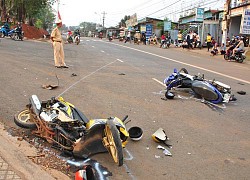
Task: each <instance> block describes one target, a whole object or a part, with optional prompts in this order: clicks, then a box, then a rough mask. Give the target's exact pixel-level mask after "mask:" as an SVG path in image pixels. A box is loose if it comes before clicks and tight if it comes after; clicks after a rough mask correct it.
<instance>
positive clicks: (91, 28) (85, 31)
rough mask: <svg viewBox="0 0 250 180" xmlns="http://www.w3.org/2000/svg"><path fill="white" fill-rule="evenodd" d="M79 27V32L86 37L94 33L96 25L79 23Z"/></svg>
mask: <svg viewBox="0 0 250 180" xmlns="http://www.w3.org/2000/svg"><path fill="white" fill-rule="evenodd" d="M79 27H80V31H81V32H83V35H84V36H87V35H88V32H89V31H91V32H95V31H96V23H92V22H81V23H80V24H79Z"/></svg>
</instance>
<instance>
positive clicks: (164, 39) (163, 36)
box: [160, 34, 166, 48]
mask: <svg viewBox="0 0 250 180" xmlns="http://www.w3.org/2000/svg"><path fill="white" fill-rule="evenodd" d="M165 42H166V36H165V34H162V35H161V45H160V48H161V47H162V45H163V44H164V43H165Z"/></svg>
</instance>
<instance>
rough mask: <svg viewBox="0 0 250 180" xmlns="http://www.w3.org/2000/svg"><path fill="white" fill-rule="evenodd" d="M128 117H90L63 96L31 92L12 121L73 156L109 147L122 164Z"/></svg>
mask: <svg viewBox="0 0 250 180" xmlns="http://www.w3.org/2000/svg"><path fill="white" fill-rule="evenodd" d="M127 117H128V116H126V117H125V118H124V119H123V120H120V119H119V118H117V117H110V118H107V119H91V120H89V119H87V117H86V116H85V115H84V114H83V113H82V112H81V111H80V110H78V109H77V108H76V107H75V106H74V105H73V104H71V103H69V102H66V101H64V99H63V98H62V97H59V98H55V97H52V98H51V99H49V100H47V101H40V100H39V99H38V97H37V96H36V95H32V96H31V98H30V99H29V104H28V105H27V106H26V109H24V110H22V111H21V112H19V113H18V114H16V115H15V117H14V122H15V124H16V125H18V126H19V127H22V128H28V129H31V130H32V133H33V134H35V135H36V136H38V137H41V138H44V139H46V140H47V142H49V143H51V144H52V145H53V147H55V148H58V149H60V150H63V151H64V152H68V153H70V154H72V155H73V156H74V157H77V158H87V157H89V156H91V155H94V154H96V153H101V152H107V151H108V152H109V153H110V155H111V156H112V158H113V160H114V161H115V163H116V164H117V165H118V166H122V165H123V151H122V148H123V147H125V145H126V143H127V138H128V136H129V133H128V131H127V130H126V127H125V125H124V122H125V120H126V119H127Z"/></svg>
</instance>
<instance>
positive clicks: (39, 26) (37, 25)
mask: <svg viewBox="0 0 250 180" xmlns="http://www.w3.org/2000/svg"><path fill="white" fill-rule="evenodd" d="M35 26H36V27H37V28H42V26H43V22H42V20H41V19H37V20H36V23H35Z"/></svg>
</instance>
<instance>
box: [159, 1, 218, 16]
mask: <svg viewBox="0 0 250 180" xmlns="http://www.w3.org/2000/svg"><path fill="white" fill-rule="evenodd" d="M215 2H218V0H214V1H211V2H208V3H203V5H202V6H207V5H209V4H212V3H215ZM202 6H194V7H191V6H188V7H185V8H189V9H184V10H180V11H174V12H172V13H175V14H177V13H183V12H185V11H188V10H193V9H194V8H198V7H202ZM190 7H191V8H190ZM172 13H168V14H164V15H162V16H158V18H162V17H166V16H167V15H170V14H172Z"/></svg>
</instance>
